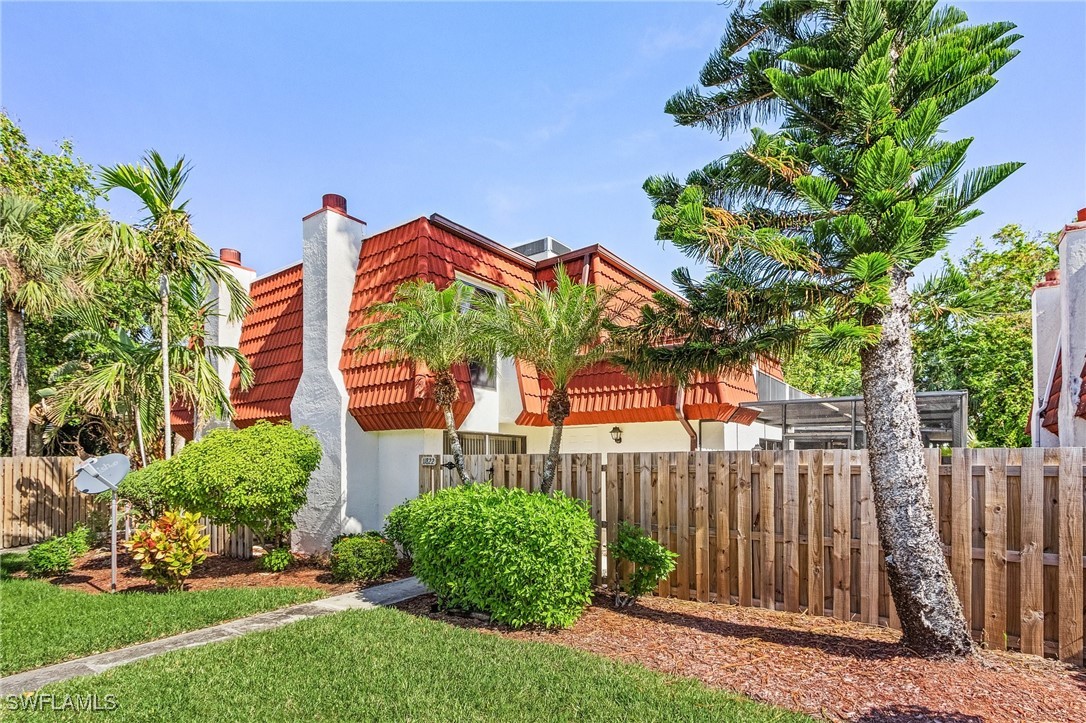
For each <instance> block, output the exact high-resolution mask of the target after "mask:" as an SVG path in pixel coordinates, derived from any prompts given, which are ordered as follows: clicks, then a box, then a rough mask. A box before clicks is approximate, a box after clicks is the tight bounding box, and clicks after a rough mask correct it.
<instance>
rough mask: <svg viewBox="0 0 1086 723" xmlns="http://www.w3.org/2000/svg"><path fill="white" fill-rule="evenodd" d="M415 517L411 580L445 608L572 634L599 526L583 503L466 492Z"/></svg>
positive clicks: (419, 509) (426, 505)
mask: <svg viewBox="0 0 1086 723" xmlns="http://www.w3.org/2000/svg"><path fill="white" fill-rule="evenodd" d="M410 510H411V512H410V514H409V515H408V516H407V518H408V519H407V539H409V540H410V544H411V548H412V553H413V555H414V558H413V560H414V573H415V575H417V576H418V578H419V580H421V581H422V582H424V583H425V584H426V585H427V586H428V587H429V588H430V589H431V590H433V591H434V593H435V594H436V595H437V597H438V600H439V602H440V604H441V605H443V606H445V607H455V608H463V609H467V610H472V611H481V612H486V613H489V614H490V616H491V619H492V620H494V621H496V622H500V623H504V624H507V625H512V626H514V627H519V626H523V625H530V624H537V625H545V626H547V627H568V626H569V625H572V624H573V623H574V622H576V621H577V618H579V617H580V616H581V613H582V612H583V611H584V608H585V606H586V605H588V603H589V602H590V601H591V596H592V575H593V572H594V570H595V559H596V558H595V555H596V552H595V551H596V526H595V523H593V521H592V518H591V517H590V516H589V514H588V506H587V505H586V504H585V503H584V502H582V501H579V500H575V499H572V498H570V497H566V496H565V495H563V494H561V493H556V494H555V495H554V496H548V495H544V494H539V493H535V494H529V493H528V492H525V491H524V490H519V489H497V488H494V487H491V486H490V485H487V484H469V485H462V486H459V487H454V488H451V489H446V490H441V491H439V492H437V493H432V494H428V495H423V496H422V497H420V498H418V499H417V500H415V501H414V502H412V503H411V506H410Z"/></svg>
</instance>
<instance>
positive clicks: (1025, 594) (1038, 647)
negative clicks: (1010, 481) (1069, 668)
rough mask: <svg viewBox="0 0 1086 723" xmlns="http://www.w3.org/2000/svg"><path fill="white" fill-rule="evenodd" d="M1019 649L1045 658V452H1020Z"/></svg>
mask: <svg viewBox="0 0 1086 723" xmlns="http://www.w3.org/2000/svg"><path fill="white" fill-rule="evenodd" d="M1021 469H1022V471H1021V476H1020V479H1021V497H1020V501H1019V505H1020V507H1021V515H1020V520H1021V532H1020V544H1021V553H1020V554H1021V558H1020V559H1021V562H1020V564H1019V581H1020V585H1021V592H1020V598H1019V599H1020V600H1021V602H1020V606H1019V609H1020V610H1021V627H1020V631H1021V632H1020V643H1019V645H1020V647H1021V649H1022V652H1023V653H1030V654H1032V655H1044V645H1045V626H1044V618H1045V603H1044V518H1045V515H1044V502H1043V498H1044V451H1043V450H1041V449H1024V450H1022V468H1021Z"/></svg>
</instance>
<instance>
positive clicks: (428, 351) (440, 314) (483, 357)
mask: <svg viewBox="0 0 1086 723" xmlns="http://www.w3.org/2000/svg"><path fill="white" fill-rule="evenodd" d="M474 296H475V289H473V288H472V287H471V286H468V285H467V284H464V283H462V282H460V281H454V282H453V283H452V284H451V285H449V286H448V287H447V288H445V289H442V290H440V291H439V290H438V289H437V287H436V286H434V284H433V283H431V282H428V281H406V282H404V283H402V284H400V285H399V286H398V287H397V288H396V291H395V293H394V294H393V297H392V300H391V301H389V302H387V303H384V304H377V305H375V306H373V307H371V308H370V309H368V310H367V312H366V316H367V318H369V319H372V321H370V322H369V323H367V324H365V325H363V326H362V327H360V328H359V329H358V330H357V331H356V332H355V334H356V335H359V336H362V337H363V340H362V342H361V343H360V344H359V345H358V347H357V348H356V349H355V352H356V353H361V352H372V351H380V352H384V353H387V354H389V355H390V356H391V361H392V362H403V361H408V362H413V363H414V364H421V365H423V366H425V368H426V369H428V370H429V371H430V373H431V374H433V375H434V383H433V387H432V389H431V394H432V395H433V400H434V403H435V404H437V406H438V408H439V409H441V412H442V414H443V415H444V417H445V429H446V430H447V431H448V433H449V440H450V443H451V446H452V451H453V463H454V464H455V465H456V470H457V472H458V473H459V474H460V478H461V480H463V481H465V482H471V481H473V480H472V478H471V477H470V476H469V475H468V473H467V471H466V470H465V468H464V451H463V448H462V447H461V446H460V436H459V435H458V434H457V432H456V419H455V418H454V416H453V409H452V407H453V403H454V402H455V401H456V400H457V398H458V397H459V396H460V390H459V388H458V387H457V384H456V378H455V377H454V376H453V373H452V369H453V367H454V366H456V365H457V364H467V363H468V362H476V363H481V364H483V365H485V366H487V367H492V366H493V360H494V348H493V344H491V343H490V341H489V339H488V338H487V337H486V335H485V334H484V333H483V330H482V316H481V314H480V313H479V311H477V310H476V309H475V308H474V304H473V302H474Z"/></svg>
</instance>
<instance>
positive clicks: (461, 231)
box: [174, 194, 783, 551]
mask: <svg viewBox="0 0 1086 723" xmlns="http://www.w3.org/2000/svg"><path fill="white" fill-rule="evenodd" d="M365 231H366V224H365V222H364V221H362V220H360V219H358V218H356V217H354V216H352V215H350V214H349V213H348V211H347V201H346V199H344V198H343V197H342V196H338V195H335V194H328V195H325V196H324V198H323V202H322V205H321V208H320V209H318V210H317V211H315V212H313V213H311V214H309V215H308V216H305V217H304V218H303V219H302V261H301V262H300V263H297V264H294V265H292V266H289V267H288V268H285V269H281V270H279V271H275V272H273V273H270V274H266V275H264V276H257V274H256V272H255V271H253V270H252V269H249V268H246V267H245V266H243V265H242V260H241V256H240V254H239V253H238V252H237V251H234V250H231V249H223V250H222V251H221V252H220V258H221V259H222V261H223V262H224V263H225V264H226V265H227V266H228V267H229V268H230V269H231V271H232V273H234V275H235V276H236V277H237V278H238V280H239V281H240V282H241V283H242V285H243V286H244V287H245V288H246V289H247V290H248V292H249V294H250V296H251V297H252V300H253V306H252V309H251V310H250V311H249V313H248V314H247V316H246V317H245V318H244V319H243V320H242V321H241V322H231V321H229V320H227V319H226V318H225V317H224V316H214V317H213V318H212V320H211V321H210V322H209V323H210V324H211V325H212V328H209V329H208V337H209V342H213V343H216V344H220V345H230V346H236V347H237V348H238V349H239V350H240V351H241V352H242V353H243V354H244V355H245V356H246V358H248V359H249V361H250V363H251V364H252V367H253V370H254V371H255V374H256V382H255V385H254V386H253V387H252V388H250V389H249V390H246V391H242V390H241V389H240V386H239V378H238V374H237V371H236V370H235V369H232V368H227V365H226V364H224V365H222V366H220V368H219V373H220V375H221V377H222V379H223V380H224V384H228V386H229V390H230V396H231V400H232V402H233V404H234V407H235V409H236V416H235V418H234V420H233V424H234V425H236V426H238V427H245V426H247V425H250V424H253V423H254V422H256V421H257V420H261V419H267V420H273V421H278V420H282V421H290V422H292V423H293V424H296V425H305V426H308V427H310V428H311V429H313V430H314V431H315V433H316V434H317V436H318V438H319V439H320V442H321V445H322V447H323V449H324V457H323V459H322V462H321V465H320V468H319V469H318V471H317V472H316V473H315V474H314V476H313V479H312V482H311V485H310V489H309V501H308V503H307V505H306V507H305V508H304V509H303V510H302V511H301V513H300V514H299V515H298V518H297V522H298V530H297V534H296V538H295V547H297V548H298V549H300V550H303V551H311V550H316V549H320V548H323V547H325V546H326V545H327V544H328V541H329V540H330V539H331V538H332V537H333V536H335V535H337V534H339V533H341V532H343V531H357V530H361V529H372V528H376V527H380V525H381V524H382V521H383V518H384V515H385V514H387V512H388V511H389V510H390V509H391V508H392V507H393V506H395V505H397V504H399V503H400V502H402V501H403V500H404V499H407V498H409V497H412V496H414V495H415V494H416V490H417V484H418V474H417V468H418V458H419V455H422V454H442V453H444V452H446V449H447V448H446V444H447V440H446V439H445V431H444V428H445V425H444V420H443V418H442V415H441V414H440V412H439V410H438V409H437V407H436V406H435V405H434V403H433V402H432V401H431V400H430V398H429V394H428V389H429V387H430V385H431V384H432V378H431V376H430V375H429V374H428V373H427V370H426V369H424V368H417V367H416V366H414V365H413V364H410V363H390V361H389V359H388V358H387V357H386V356H385V355H383V354H381V353H365V354H359V353H357V352H356V351H355V347H356V346H357V345H358V342H359V339H358V338H357V336H356V335H355V332H356V331H357V330H358V329H359V327H360V326H361V325H362V324H363V323H364V318H365V312H366V309H368V308H369V307H371V306H372V305H374V304H377V303H380V302H383V301H387V300H389V299H390V298H391V296H392V293H393V290H394V289H395V288H396V286H398V285H399V284H400V283H402V282H404V281H408V280H411V279H425V280H428V281H432V282H434V283H435V284H436V285H438V286H439V287H443V286H445V285H447V284H449V283H451V282H452V281H453V280H454V279H459V280H460V281H462V282H464V283H467V284H470V285H473V286H475V287H477V288H478V289H480V290H482V291H484V292H487V293H492V294H503V293H506V292H507V291H508V290H510V289H514V290H516V289H521V288H524V287H527V286H530V285H534V284H539V283H545V282H547V281H549V280H551V279H553V275H554V271H555V268H556V267H557V266H558V265H559V264H563V265H564V266H565V268H566V270H567V272H568V273H569V274H570V275H571V276H573V277H574V278H579V279H581V280H582V281H584V282H591V283H595V284H597V285H599V286H601V287H613V288H616V289H618V293H617V295H616V301H615V303H616V305H617V306H616V309H621V310H623V313H625V314H627V315H632V314H636V313H637V307H638V306H639V305H640V304H641V303H643V302H644V301H645V300H647V299H648V298H649V297H650V296H651V295H652V294H653V293H654V292H656V291H659V290H661V289H664V287H663V286H662V285H661V284H659V283H657V282H656V281H654V280H653V279H651V278H650V277H648V276H647V275H646V274H644V273H642V272H641V271H639V270H637V269H635V268H634V267H632V266H631V265H630V264H628V263H626V262H625V261H623V260H622V259H621V258H619V257H618V256H616V255H615V254H614V253H612V252H611V251H608V250H607V249H606V248H604V247H602V246H598V245H594V246H589V247H586V248H582V249H577V250H572V249H569V248H567V247H565V246H563V245H562V244H560V243H559V242H557V241H555V240H554V239H552V238H549V237H547V238H543V239H540V240H538V241H533V242H531V243H528V244H524V245H522V246H517V247H514V248H508V247H506V246H503V245H501V244H499V243H497V242H495V241H493V240H491V239H489V238H486V237H485V236H482V235H480V234H478V233H476V232H475V231H472V230H471V229H468V228H465V227H463V226H461V225H459V224H457V223H454V222H453V221H450V220H448V219H446V218H444V217H442V216H440V215H436V214H435V215H433V216H430V217H423V218H417V219H414V220H412V221H409V222H407V223H404V224H401V225H399V226H396V227H395V228H391V229H388V230H386V231H382V232H381V233H378V234H374V235H369V236H367V235H366V233H365ZM219 292H221V289H213V290H212V296H213V299H214V298H217V294H218V293H219ZM629 318H632V316H629ZM455 375H456V378H457V381H458V383H459V390H460V398H459V400H458V401H457V403H456V405H455V407H454V410H453V411H454V415H455V417H456V421H457V424H458V425H459V429H460V430H461V432H462V439H463V442H464V446H465V451H466V452H467V453H469V454H470V453H544V452H546V449H547V444H548V442H549V439H550V432H551V430H550V425H549V422H548V421H547V419H546V414H545V410H546V406H547V400H548V397H549V394H550V393H551V387H550V384H549V382H548V380H546V379H544V378H540V376H539V375H538V374H536V372H535V370H534V369H533V368H532V367H531V365H530V364H524V363H522V362H519V361H514V360H511V359H501V360H499V363H498V365H497V371H496V374H493V375H488V374H487V373H486V372H485V370H484V369H482V368H475V367H473V366H469V365H464V366H463V367H462V368H459V369H456V370H455ZM780 376H781V374H780V369H779V367H778V366H776V365H775V364H772V363H768V362H765V361H763V362H762V363H760V364H756V365H755V367H754V369H753V370H752V371H750V372H747V373H742V374H727V375H722V376H719V377H712V378H710V377H703V378H698V379H696V380H694V381H693V382H692V383H690V384H688V385H686V386H685V387H684V386H680V385H677V384H675V383H674V382H671V381H667V380H662V379H661V380H654V381H651V382H642V381H637V380H635V379H633V378H631V377H629V376H627V375H626V374H625V373H623V372H622V371H621V370H619V369H617V368H616V367H614V366H611V365H609V364H599V365H597V366H595V367H593V368H591V369H588V370H586V371H584V372H582V373H581V374H580V375H578V376H577V377H576V378H575V380H574V382H573V384H572V386H571V389H570V396H571V404H572V413H571V415H570V417H569V418H568V420H567V421H566V425H567V426H566V428H565V433H564V437H563V445H562V448H563V451H564V452H606V451H624V452H627V451H628V452H646V451H649V452H651V451H674V450H685V449H698V448H700V449H750V448H752V447H757V446H760V445H763V444H765V440H766V439H773V438H776V439H779V438H780V432H779V430H774V429H772V428H770V427H768V426H767V425H765V424H761V423H756V419H757V416H758V410H756V409H749V408H744V407H741V406H740V405H741V404H742V403H743V402H750V401H754V400H756V399H758V397H759V395H758V389H759V380H762V386H765V385H766V383H767V382H769V381H772V383H773V384H775V385H776V386H777V387H780V385H783V381H781V380H780ZM174 423H175V425H177V431H178V432H180V433H181V434H182V435H184V436H186V437H191V436H192V435H193V432H194V430H193V428H192V421H191V417H189V418H185V416H184V415H181V414H177V413H175V415H174ZM618 440H621V441H618Z"/></svg>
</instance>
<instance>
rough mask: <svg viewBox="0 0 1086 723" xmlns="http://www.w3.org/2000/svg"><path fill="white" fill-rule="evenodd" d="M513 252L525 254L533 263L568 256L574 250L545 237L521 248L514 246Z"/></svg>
mask: <svg viewBox="0 0 1086 723" xmlns="http://www.w3.org/2000/svg"><path fill="white" fill-rule="evenodd" d="M513 250H514V251H516V252H517V253H521V254H524V255H525V256H527V257H528V258H530V259H532V260H533V261H542V260H543V259H553V258H554V257H555V256H561V255H562V254H568V253H569V252H570V251H572V250H573V249H571V248H570V247H569V246H566V245H565V244H564V243H561V242H560V241H558V240H557V239H553V238H551V237H550V236H544V237H543V238H541V239H537V240H535V241H529V242H528V243H526V244H521V245H520V246H514V247H513Z"/></svg>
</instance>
